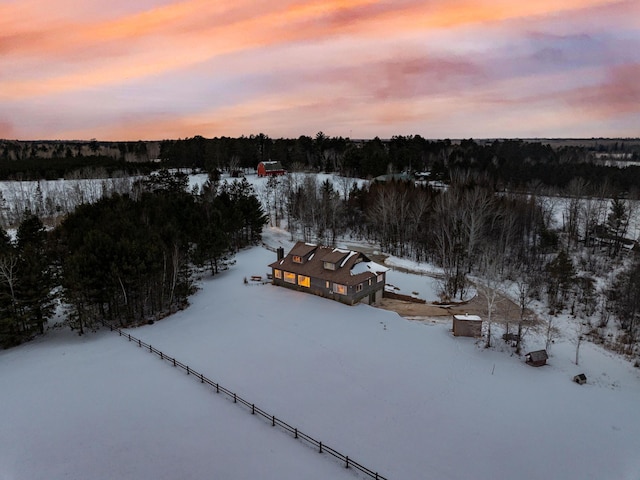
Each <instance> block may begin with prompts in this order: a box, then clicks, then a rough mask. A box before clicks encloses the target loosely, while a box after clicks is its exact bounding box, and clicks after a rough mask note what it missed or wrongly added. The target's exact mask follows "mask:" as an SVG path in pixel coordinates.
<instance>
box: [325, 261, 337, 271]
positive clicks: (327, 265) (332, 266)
mask: <svg viewBox="0 0 640 480" xmlns="http://www.w3.org/2000/svg"><path fill="white" fill-rule="evenodd" d="M323 264H324V268H325V269H326V270H335V269H336V264H335V263H331V262H323Z"/></svg>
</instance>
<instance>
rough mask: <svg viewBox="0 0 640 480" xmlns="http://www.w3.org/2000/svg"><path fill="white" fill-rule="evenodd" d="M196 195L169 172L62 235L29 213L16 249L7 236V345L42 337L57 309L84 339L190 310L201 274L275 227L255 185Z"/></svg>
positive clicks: (70, 221)
mask: <svg viewBox="0 0 640 480" xmlns="http://www.w3.org/2000/svg"><path fill="white" fill-rule="evenodd" d="M187 185H188V183H187V176H186V175H185V174H181V173H169V172H168V171H167V170H161V171H160V172H159V173H156V174H152V175H150V176H149V177H146V178H144V179H142V180H139V181H137V182H134V183H133V184H132V189H131V191H130V192H129V193H126V194H120V193H114V194H112V195H111V196H106V197H103V198H101V199H99V200H97V201H96V202H94V203H83V204H81V205H79V206H78V207H77V208H76V209H75V210H74V211H73V212H72V213H70V214H68V215H66V216H65V218H64V219H62V221H61V222H60V223H59V224H58V225H57V226H55V228H52V229H46V228H45V226H44V224H43V223H42V221H41V220H40V218H39V217H38V216H37V215H35V214H33V213H32V212H30V211H26V212H25V215H24V219H23V220H22V221H21V223H20V225H19V226H18V228H17V234H16V238H15V241H12V240H11V239H10V238H9V236H8V235H7V233H6V231H5V230H2V231H1V232H0V233H1V235H2V246H1V248H2V250H1V254H0V255H1V256H0V280H1V281H0V299H1V303H0V345H1V346H2V347H5V348H6V347H10V346H13V345H17V344H20V343H22V342H24V341H26V340H29V339H30V338H32V337H33V336H34V335H36V334H41V333H43V332H44V325H45V324H46V322H47V320H49V319H50V318H52V316H53V314H54V310H55V308H56V305H58V304H63V305H64V308H65V317H66V324H67V325H68V326H69V327H70V328H71V329H74V330H77V331H78V332H79V333H80V334H82V333H84V332H85V331H87V329H89V330H91V329H94V328H96V327H97V325H98V323H99V322H100V321H108V322H112V323H114V324H118V325H120V326H126V325H133V324H139V323H141V322H148V321H153V320H156V319H159V318H162V317H164V316H166V315H168V314H170V313H172V312H175V311H177V310H179V309H182V308H184V307H185V306H186V305H187V303H188V297H189V295H190V294H192V293H193V292H194V291H195V288H196V285H195V276H196V275H197V274H198V272H200V274H203V272H207V271H208V272H209V273H210V274H212V275H214V274H216V273H218V272H219V271H220V270H221V269H225V268H227V265H228V263H229V262H230V261H232V256H233V253H234V252H236V251H237V250H238V249H240V248H242V247H244V246H246V245H249V244H253V243H255V242H256V241H258V240H259V239H260V234H261V231H262V227H263V225H264V223H265V221H266V217H265V216H264V214H263V212H262V209H261V206H260V204H259V202H258V200H257V198H256V196H255V194H254V193H253V190H252V188H251V186H250V185H249V184H248V183H247V182H246V181H244V182H235V183H233V184H228V183H225V184H222V185H220V184H218V183H216V182H213V181H212V182H207V183H206V184H205V185H204V186H203V188H202V189H201V191H200V192H199V193H198V194H197V195H194V194H193V193H192V192H188V191H187Z"/></svg>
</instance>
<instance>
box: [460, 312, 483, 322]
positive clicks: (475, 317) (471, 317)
mask: <svg viewBox="0 0 640 480" xmlns="http://www.w3.org/2000/svg"><path fill="white" fill-rule="evenodd" d="M453 318H455V319H457V320H473V321H476V322H481V321H482V319H481V318H480V317H479V316H478V315H469V314H468V313H465V314H464V315H454V316H453Z"/></svg>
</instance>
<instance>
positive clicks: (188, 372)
mask: <svg viewBox="0 0 640 480" xmlns="http://www.w3.org/2000/svg"><path fill="white" fill-rule="evenodd" d="M190 373H191V372H190V371H189V365H187V375H189V374H190Z"/></svg>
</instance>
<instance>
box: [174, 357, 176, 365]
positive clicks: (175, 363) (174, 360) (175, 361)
mask: <svg viewBox="0 0 640 480" xmlns="http://www.w3.org/2000/svg"><path fill="white" fill-rule="evenodd" d="M173 366H174V367H175V366H176V358H175V357H173Z"/></svg>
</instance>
